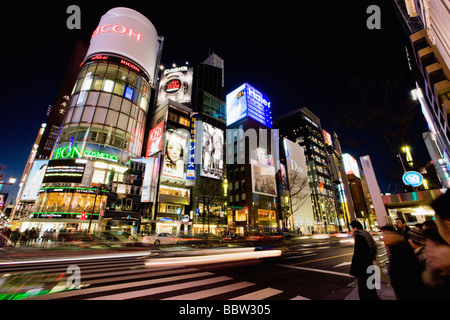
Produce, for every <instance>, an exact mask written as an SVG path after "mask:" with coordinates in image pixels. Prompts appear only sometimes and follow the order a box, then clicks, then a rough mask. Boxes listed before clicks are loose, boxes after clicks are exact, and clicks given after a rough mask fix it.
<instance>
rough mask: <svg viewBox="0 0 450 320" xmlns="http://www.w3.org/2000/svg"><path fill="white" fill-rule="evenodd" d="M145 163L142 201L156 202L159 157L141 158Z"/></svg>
mask: <svg viewBox="0 0 450 320" xmlns="http://www.w3.org/2000/svg"><path fill="white" fill-rule="evenodd" d="M139 161H140V162H143V163H145V164H146V165H145V171H144V179H143V181H142V195H141V202H153V203H154V202H155V199H156V184H157V182H158V174H159V157H150V158H144V159H139Z"/></svg>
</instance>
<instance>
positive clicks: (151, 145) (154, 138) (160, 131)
mask: <svg viewBox="0 0 450 320" xmlns="http://www.w3.org/2000/svg"><path fill="white" fill-rule="evenodd" d="M163 137H164V121H161V122H160V123H158V124H157V125H156V126H155V127H154V128H152V129H151V130H150V132H149V134H148V143H147V152H146V153H145V156H146V157H147V158H148V157H150V156H151V155H153V154H155V153H157V152H158V151H161V147H162V140H163Z"/></svg>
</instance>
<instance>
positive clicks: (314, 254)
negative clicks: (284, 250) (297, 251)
mask: <svg viewBox="0 0 450 320" xmlns="http://www.w3.org/2000/svg"><path fill="white" fill-rule="evenodd" d="M310 256H317V253H308V254H302V255H300V256H291V257H286V258H281V260H288V259H299V258H305V257H310Z"/></svg>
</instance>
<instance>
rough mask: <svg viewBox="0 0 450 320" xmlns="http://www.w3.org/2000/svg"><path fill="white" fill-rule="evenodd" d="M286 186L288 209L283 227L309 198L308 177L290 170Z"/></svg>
mask: <svg viewBox="0 0 450 320" xmlns="http://www.w3.org/2000/svg"><path fill="white" fill-rule="evenodd" d="M288 185H289V189H288V191H289V199H290V200H289V205H290V208H288V210H286V215H285V225H288V221H289V219H290V218H291V217H292V216H293V215H294V214H295V213H296V212H297V211H299V210H300V209H301V207H302V206H303V205H304V204H305V202H306V200H307V199H308V197H311V193H310V192H309V179H308V176H306V175H305V174H303V173H302V172H300V171H298V170H291V171H290V172H289V175H288ZM289 209H290V210H289Z"/></svg>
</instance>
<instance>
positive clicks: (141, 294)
mask: <svg viewBox="0 0 450 320" xmlns="http://www.w3.org/2000/svg"><path fill="white" fill-rule="evenodd" d="M163 280H167V278H163ZM228 280H232V278H229V277H225V276H223V277H215V278H208V279H204V280H196V281H189V282H184V283H179V284H173V285H168V286H163V287H156V288H151V289H143V290H136V291H130V292H123V293H118V294H110V295H106V296H100V297H96V298H91V299H87V300H125V299H133V298H140V297H145V296H151V295H155V294H158V293H164V292H170V291H177V290H181V289H187V288H193V287H200V286H205V285H208V284H213V283H217V282H223V281H228Z"/></svg>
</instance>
